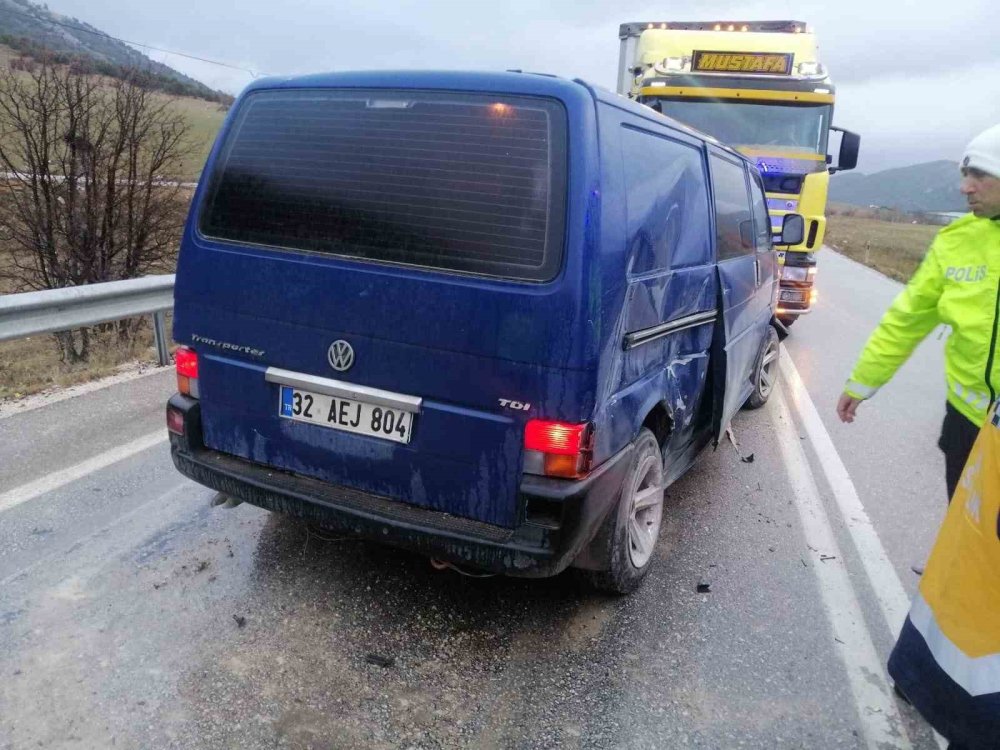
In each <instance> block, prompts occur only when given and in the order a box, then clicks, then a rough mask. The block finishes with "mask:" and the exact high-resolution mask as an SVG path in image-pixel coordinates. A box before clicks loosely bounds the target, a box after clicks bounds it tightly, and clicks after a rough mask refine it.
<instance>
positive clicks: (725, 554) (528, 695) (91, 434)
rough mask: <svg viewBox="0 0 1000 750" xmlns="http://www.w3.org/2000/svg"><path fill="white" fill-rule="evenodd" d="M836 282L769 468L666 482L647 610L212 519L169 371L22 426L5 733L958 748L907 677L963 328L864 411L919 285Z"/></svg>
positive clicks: (6, 443) (113, 739)
mask: <svg viewBox="0 0 1000 750" xmlns="http://www.w3.org/2000/svg"><path fill="white" fill-rule="evenodd" d="M819 283H820V287H819V288H820V294H821V299H820V304H819V306H818V308H817V309H816V311H815V312H814V313H813V314H812V315H811V316H810V317H808V318H803V319H802V320H800V321H799V322H798V323H797V324H796V325H795V327H794V328H793V334H792V336H791V337H790V338H789V339H788V340H787V341H786V342H785V358H784V371H783V374H784V376H785V377H784V380H783V384H782V387H781V390H780V391H779V392H778V393H776V394H775V396H774V397H773V398H772V400H771V403H769V404H768V406H767V407H766V408H765V409H763V410H760V411H757V412H745V413H743V414H741V415H740V416H739V418H738V419H737V421H736V423H735V424H734V428H735V433H736V436H737V439H738V441H739V443H740V446H741V450H742V451H743V453H744V454H749V453H752V454H753V456H754V460H753V462H752V463H746V462H743V461H741V460H740V458H739V456H738V454H737V452H736V450H735V449H734V448H733V447H732V446H731V445H729V444H724V445H722V446H720V448H719V450H717V451H714V452H712V451H708V452H706V453H705V454H704V455H703V456H702V457H701V459H700V460H699V462H698V463H697V465H696V466H695V468H694V469H692V471H691V472H689V474H688V475H687V476H686V477H684V478H683V479H682V480H681V481H680V482H678V483H677V484H675V485H674V486H673V487H671V488H670V489H669V491H668V511H667V513H668V515H667V520H666V523H665V526H664V529H663V532H662V535H661V544H660V552H661V553H660V559H658V560H657V562H656V567H655V569H654V570H653V571H652V573H651V574H650V576H649V578H648V579H647V581H646V583H645V585H644V586H643V588H642V589H641V590H640V591H639V592H637V593H636V594H634V595H632V596H630V597H627V598H606V597H602V596H598V595H595V594H593V593H591V592H589V591H588V590H587V588H586V587H585V586H584V585H583V584H582V582H581V581H580V580H579V579H578V577H577V576H575V575H573V574H572V573H569V574H565V575H563V576H560V577H558V578H555V579H551V580H546V581H521V580H514V579H505V578H489V579H473V578H466V577H462V576H459V575H457V574H455V573H453V572H437V571H434V570H432V569H431V567H430V566H429V564H428V561H427V560H426V559H423V558H421V557H418V556H415V555H411V554H408V553H403V552H399V551H394V550H390V549H385V548H381V547H379V546H376V545H371V544H367V543H362V542H357V541H352V540H347V539H330V538H326V537H323V536H319V535H317V534H315V533H314V532H311V531H310V530H308V529H307V528H305V527H303V526H301V525H299V524H297V523H294V522H292V521H289V520H286V519H283V518H281V517H278V516H273V515H270V514H268V513H266V512H264V511H261V510H259V509H256V508H252V507H250V506H246V505H243V506H240V507H238V508H235V509H232V510H225V509H221V508H214V509H213V508H209V499H210V497H211V495H212V493H211V492H210V491H208V490H206V489H204V488H201V487H199V486H198V485H196V484H194V483H192V482H189V481H187V480H185V479H183V478H182V477H181V476H180V475H178V474H177V473H176V472H175V471H174V469H173V467H172V465H171V463H170V460H169V456H168V452H167V448H166V441H165V432H161V431H162V419H163V407H164V402H165V400H166V398H167V397H168V395H169V394H170V393H171V392H172V390H173V376H172V373H169V372H161V373H157V374H153V375H149V376H145V377H142V378H138V379H134V380H131V381H128V382H125V383H120V384H117V385H114V386H110V387H107V388H103V389H100V390H95V391H92V392H90V393H87V394H84V395H80V396H78V397H75V398H70V399H66V400H63V401H60V402H58V403H53V404H49V405H44V406H41V407H39V408H35V409H32V410H30V411H24V412H15V413H13V414H11V415H8V416H5V417H3V418H0V748H35V747H43V748H104V747H116V748H152V747H156V748H161V747H162V748H230V747H240V748H246V749H250V748H275V747H278V748H286V747H288V748H341V747H375V748H394V747H414V748H437V747H505V748H507V747H510V748H535V747H585V748H612V747H614V748H617V747H626V748H668V747H670V748H672V747H701V748H730V747H746V748H778V747H781V748H804V747H808V748H862V747H872V748H874V747H897V748H906V747H913V748H918V749H919V748H934V747H937V745H936V744H935V739H934V737H933V736H932V734H931V733H930V732H929V730H928V729H927V727H926V726H925V725H924V724H923V723H922V722H921V720H920V719H919V717H917V716H915V715H914V714H913V712H912V711H911V710H910V709H909V708H908V707H906V706H904V705H900V704H899V703H898V702H897V701H896V700H895V699H894V697H893V696H892V693H891V691H890V690H889V688H888V685H887V679H886V677H885V675H884V669H883V667H884V662H885V658H886V656H887V655H888V651H889V649H890V648H891V646H892V641H893V636H894V632H893V630H894V628H896V627H898V624H899V622H898V620H899V618H900V617H901V616H902V614H903V613H904V612H905V606H906V599H907V597H908V595H909V594H912V592H913V591H914V589H915V585H916V583H917V577H916V576H915V575H914V574H913V573H912V572H911V571H910V566H911V565H912V564H919V563H921V562H922V561H923V560H924V558H925V557H926V554H927V552H928V550H929V548H930V545H931V543H932V541H933V535H934V532H935V529H936V526H937V524H938V523H939V521H940V519H941V517H942V515H943V511H944V507H945V497H944V482H943V461H942V460H941V458H940V456H939V454H938V452H937V449H936V448H935V445H934V444H935V440H936V437H937V430H938V427H939V424H940V420H941V417H942V415H943V411H944V401H943V398H944V395H943V394H944V387H943V383H942V379H943V378H942V369H941V347H942V344H941V342H940V341H938V340H935V339H932V340H929V341H928V342H927V343H926V344H925V345H924V346H923V347H922V349H921V350H920V351H919V352H918V353H917V354H916V355H915V356H914V358H913V360H912V361H911V362H910V363H908V365H907V366H906V368H905V369H904V370H903V371H902V372H901V373H900V375H899V377H898V378H897V380H896V381H895V382H894V383H893V384H892V385H890V386H889V387H887V388H886V389H884V391H883V392H882V393H880V394H879V395H878V397H877V398H876V399H875V400H874V401H872V402H870V403H868V404H865V405H864V407H863V408H862V410H861V412H860V417H859V419H858V421H857V422H856V423H855V424H854V425H851V426H844V425H840V424H839V423H837V422H836V418H835V415H834V414H833V406H834V403H835V400H836V396H837V394H838V393H839V390H840V387H841V385H842V383H843V380H844V379H845V377H846V375H847V371H848V369H849V367H850V364H851V362H852V361H853V359H854V357H855V355H856V354H857V352H858V350H859V349H860V347H861V345H862V344H863V342H864V339H865V337H866V336H867V334H868V332H869V331H870V329H871V328H872V327H873V326H874V324H875V323H876V322H877V320H878V317H879V315H880V314H881V312H882V310H883V309H884V308H885V306H886V305H887V304H888V302H889V300H890V299H891V298H892V296H893V294H894V293H895V292H896V291H897V289H898V285H897V284H895V283H893V282H891V281H889V280H887V279H885V278H883V277H881V276H879V275H878V274H875V273H873V272H871V271H868V270H867V269H864V268H862V267H861V266H858V265H856V264H854V263H852V262H851V261H848V260H846V259H844V258H841V257H839V256H836V255H835V254H833V253H832V252H830V251H824V253H823V256H821V261H820V275H819ZM796 373H797V374H796ZM817 413H818V417H817V416H816V414H817ZM150 436H152V437H150ZM869 518H870V523H868V519H869ZM699 583H707V584H709V585H710V591H709V592H707V593H698V591H697V587H698V584H699ZM371 655H375V656H377V657H382V658H384V661H383V663H382V664H373V663H370V662H371V661H378V659H370V658H369V657H370V656H371Z"/></svg>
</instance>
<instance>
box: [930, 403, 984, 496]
mask: <svg viewBox="0 0 1000 750" xmlns="http://www.w3.org/2000/svg"><path fill="white" fill-rule="evenodd" d="M978 435H979V428H978V427H977V426H976V425H974V424H973V423H972V422H970V421H969V419H968V417H966V416H963V414H962V413H961V412H960V411H959V410H958V409H956V408H955V407H954V406H952V405H951V404H950V403H949V404H947V405H946V406H945V413H944V424H942V425H941V437H940V438H939V439H938V448H940V449H941V450H942V451H943V452H944V466H945V470H944V471H945V482H946V483H947V484H948V502H949V503H950V502H951V498H952V496H953V495H954V494H955V490H956V489H957V488H958V480H959V479H961V478H962V470H963V469H964V468H965V462H966V461H967V460H968V458H969V454H970V453H971V452H972V446H973V444H974V443H975V442H976V437H977V436H978Z"/></svg>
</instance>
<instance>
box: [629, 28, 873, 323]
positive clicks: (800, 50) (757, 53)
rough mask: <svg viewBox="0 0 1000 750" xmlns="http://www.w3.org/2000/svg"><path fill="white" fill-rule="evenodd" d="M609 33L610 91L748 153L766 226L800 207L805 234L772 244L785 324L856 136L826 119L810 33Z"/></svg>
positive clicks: (852, 162) (808, 290) (810, 273)
mask: <svg viewBox="0 0 1000 750" xmlns="http://www.w3.org/2000/svg"><path fill="white" fill-rule="evenodd" d="M619 38H620V40H621V54H620V58H619V63H618V93H619V94H623V95H627V96H628V97H630V98H632V99H635V100H637V101H639V102H640V103H642V104H646V105H647V106H649V107H651V108H653V109H655V110H657V111H659V112H662V113H663V114H665V115H668V116H670V117H672V118H674V119H676V120H679V121H681V122H683V123H685V124H686V125H689V126H691V127H693V128H696V129H698V130H701V131H703V132H705V133H707V134H709V135H712V136H714V137H715V138H717V139H718V140H720V141H723V142H725V143H727V144H729V145H731V146H733V147H735V148H736V149H737V150H739V151H741V152H742V153H743V154H745V155H746V156H748V157H749V158H751V159H752V160H754V161H755V162H756V164H757V168H758V170H759V171H760V174H761V177H762V178H763V180H764V186H765V189H766V191H767V202H768V208H769V209H770V213H771V217H772V221H773V222H774V230H775V231H777V230H778V228H780V226H781V222H782V217H783V216H784V215H785V214H787V213H797V214H801V215H802V216H804V217H805V221H806V233H805V240H804V241H803V242H802V243H800V244H798V245H792V246H787V247H781V248H779V250H780V251H782V252H781V258H782V263H783V266H782V271H781V287H780V297H779V303H778V314H779V320H781V321H782V322H783V323H784V324H785V325H790V324H791V323H792V322H793V321H794V320H795V319H796V318H797V317H798V316H799V315H802V314H804V313H807V312H809V311H810V310H811V308H812V303H813V302H814V301H815V299H816V290H815V287H814V283H815V277H816V257H815V253H816V252H817V251H818V250H819V249H820V248H821V247H822V246H823V236H824V233H825V230H826V217H825V212H826V196H827V187H828V185H829V180H830V174H831V173H833V172H835V171H838V170H845V169H853V168H854V167H855V166H856V164H857V158H858V147H859V143H860V138H859V136H857V135H856V134H854V133H851V132H850V131H847V130H843V129H841V128H835V127H833V126H832V125H831V124H830V123H831V120H832V118H833V103H834V86H833V83H832V82H831V80H830V76H829V74H828V73H827V70H826V67H825V66H824V65H823V63H821V62H820V61H819V57H818V54H817V46H816V37H815V35H814V34H813V32H812V31H811V29H809V27H807V26H806V24H804V23H802V22H800V21H709V22H698V23H679V22H670V21H655V22H636V23H625V24H622V25H621V27H620V29H619ZM831 131H835V132H837V133H839V134H840V146H839V149H838V157H837V158H836V160H835V159H834V157H833V156H831V155H829V147H830V143H829V141H830V133H831Z"/></svg>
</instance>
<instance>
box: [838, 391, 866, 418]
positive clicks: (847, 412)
mask: <svg viewBox="0 0 1000 750" xmlns="http://www.w3.org/2000/svg"><path fill="white" fill-rule="evenodd" d="M860 404H861V399H860V398H854V396H849V395H848V394H846V393H841V394H840V401H838V402H837V416H838V417H840V421H841V422H847V423H848V424H850V423H851V422H853V421H854V414H855V413H856V412H857V410H858V406H859V405H860Z"/></svg>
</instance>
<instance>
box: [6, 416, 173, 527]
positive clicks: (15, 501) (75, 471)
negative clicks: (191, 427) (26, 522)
mask: <svg viewBox="0 0 1000 750" xmlns="http://www.w3.org/2000/svg"><path fill="white" fill-rule="evenodd" d="M166 440H167V430H166V428H165V427H164V428H161V429H159V430H157V431H156V432H152V433H150V434H148V435H143V436H142V437H141V438H137V439H136V440H133V441H132V442H131V443H125V445H119V446H118V447H117V448H112V449H111V450H108V451H104V453H99V454H97V455H96V456H93V457H92V458H88V459H87V460H86V461H81V462H80V463H78V464H76V465H75V466H70V467H69V468H68V469H62V470H61V471H56V472H53V473H51V474H49V475H48V476H45V477H42V478H41V479H38V480H35V481H34V482H29V483H28V484H22V485H21V486H20V487H15V488H14V489H12V490H7V492H4V493H2V494H0V513H3V512H4V511H5V510H10V509H11V508H14V507H16V506H18V505H21V504H22V503H26V502H28V501H29V500H34V499H35V498H36V497H39V496H41V495H44V494H45V493H47V492H52V491H53V490H57V489H59V488H60V487H63V486H65V485H67V484H69V483H70V482H75V481H76V480H78V479H82V478H83V477H85V476H87V475H88V474H91V473H93V472H95V471H100V470H101V469H103V468H105V467H107V466H111V464H116V463H118V462H119V461H124V460H125V459H126V458H131V457H132V456H134V455H135V454H136V453H141V452H142V451H144V450H147V449H149V448H152V447H153V446H154V445H159V444H160V443H163V442H166Z"/></svg>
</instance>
